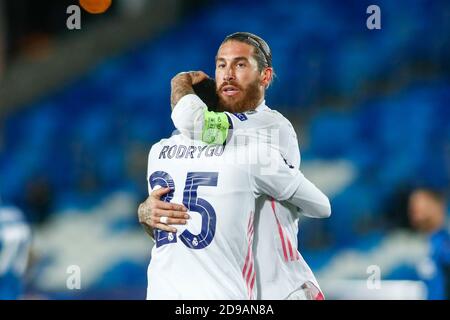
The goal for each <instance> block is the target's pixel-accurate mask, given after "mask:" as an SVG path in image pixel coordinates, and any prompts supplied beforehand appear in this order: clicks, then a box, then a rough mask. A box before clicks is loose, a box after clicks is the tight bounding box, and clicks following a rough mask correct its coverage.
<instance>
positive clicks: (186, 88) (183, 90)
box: [170, 73, 194, 110]
mask: <svg viewBox="0 0 450 320" xmlns="http://www.w3.org/2000/svg"><path fill="white" fill-rule="evenodd" d="M171 86H172V90H171V94H170V105H171V106H172V110H173V108H175V106H176V104H177V103H178V101H180V99H181V98H183V97H184V96H185V95H187V94H190V93H194V89H193V88H192V78H191V76H190V75H189V74H188V73H181V74H178V75H176V76H175V77H174V78H173V79H172V82H171Z"/></svg>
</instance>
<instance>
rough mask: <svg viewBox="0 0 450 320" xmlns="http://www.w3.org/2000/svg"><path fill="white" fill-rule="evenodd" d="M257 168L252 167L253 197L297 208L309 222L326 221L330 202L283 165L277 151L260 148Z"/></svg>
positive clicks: (267, 146) (261, 145) (307, 181)
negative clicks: (262, 197)
mask: <svg viewBox="0 0 450 320" xmlns="http://www.w3.org/2000/svg"><path fill="white" fill-rule="evenodd" d="M253 152H254V153H255V154H256V155H257V159H256V161H255V163H256V165H252V166H251V170H250V179H251V181H250V182H251V185H252V186H253V193H254V195H255V196H256V197H258V196H260V195H262V194H265V195H268V196H271V197H273V198H274V199H275V200H278V201H284V200H286V201H287V202H289V203H291V204H293V205H295V206H297V207H299V208H300V209H301V210H302V212H303V214H304V215H305V216H307V217H312V218H326V217H329V216H330V214H331V206H330V202H329V200H328V198H327V196H325V195H324V194H323V193H322V192H321V191H320V190H319V189H318V188H317V187H316V186H315V185H314V184H313V183H312V182H311V181H309V180H308V179H306V178H305V176H304V175H303V173H302V172H301V171H299V170H298V169H297V168H295V167H293V166H291V165H289V164H287V163H286V161H284V159H283V157H282V155H281V154H280V152H279V150H278V149H277V148H276V147H274V146H272V145H268V144H259V145H258V149H257V150H253Z"/></svg>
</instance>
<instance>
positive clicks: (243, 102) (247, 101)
mask: <svg viewBox="0 0 450 320" xmlns="http://www.w3.org/2000/svg"><path fill="white" fill-rule="evenodd" d="M225 85H233V86H235V87H237V88H238V89H239V91H240V92H241V93H244V96H243V98H241V99H240V100H238V101H232V100H231V99H230V100H231V101H230V100H228V101H226V100H225V99H224V98H223V97H222V95H221V93H220V91H221V90H222V88H223V87H224V86H225ZM259 85H260V84H259V80H258V79H257V80H255V81H254V82H252V83H250V84H249V85H248V86H247V88H245V89H243V88H242V87H241V86H240V85H238V84H237V83H235V82H232V81H231V82H226V83H223V84H222V86H221V87H220V88H219V89H218V90H217V95H218V97H219V106H218V107H219V110H222V111H229V112H245V111H249V110H254V109H255V108H256V107H257V106H258V103H259V102H260V100H261V94H260V91H259Z"/></svg>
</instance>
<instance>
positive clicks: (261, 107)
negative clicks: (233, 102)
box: [255, 100, 269, 111]
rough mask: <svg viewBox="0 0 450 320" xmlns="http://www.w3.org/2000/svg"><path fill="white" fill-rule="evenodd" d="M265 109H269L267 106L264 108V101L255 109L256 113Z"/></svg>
mask: <svg viewBox="0 0 450 320" xmlns="http://www.w3.org/2000/svg"><path fill="white" fill-rule="evenodd" d="M265 109H269V107H268V106H266V100H263V101H262V102H261V103H260V104H259V105H258V106H257V107H256V108H255V110H256V111H263V110H265Z"/></svg>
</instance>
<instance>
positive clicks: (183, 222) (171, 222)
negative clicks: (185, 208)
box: [151, 217, 187, 225]
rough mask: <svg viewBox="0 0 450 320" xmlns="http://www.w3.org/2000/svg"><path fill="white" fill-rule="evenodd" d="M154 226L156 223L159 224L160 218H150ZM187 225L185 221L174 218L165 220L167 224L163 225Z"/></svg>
mask: <svg viewBox="0 0 450 320" xmlns="http://www.w3.org/2000/svg"><path fill="white" fill-rule="evenodd" d="M151 219H152V221H153V223H154V224H157V223H161V217H152V218H151ZM186 223H187V220H186V219H176V218H167V223H163V224H166V225H169V224H170V225H172V224H177V225H185V224H186Z"/></svg>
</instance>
